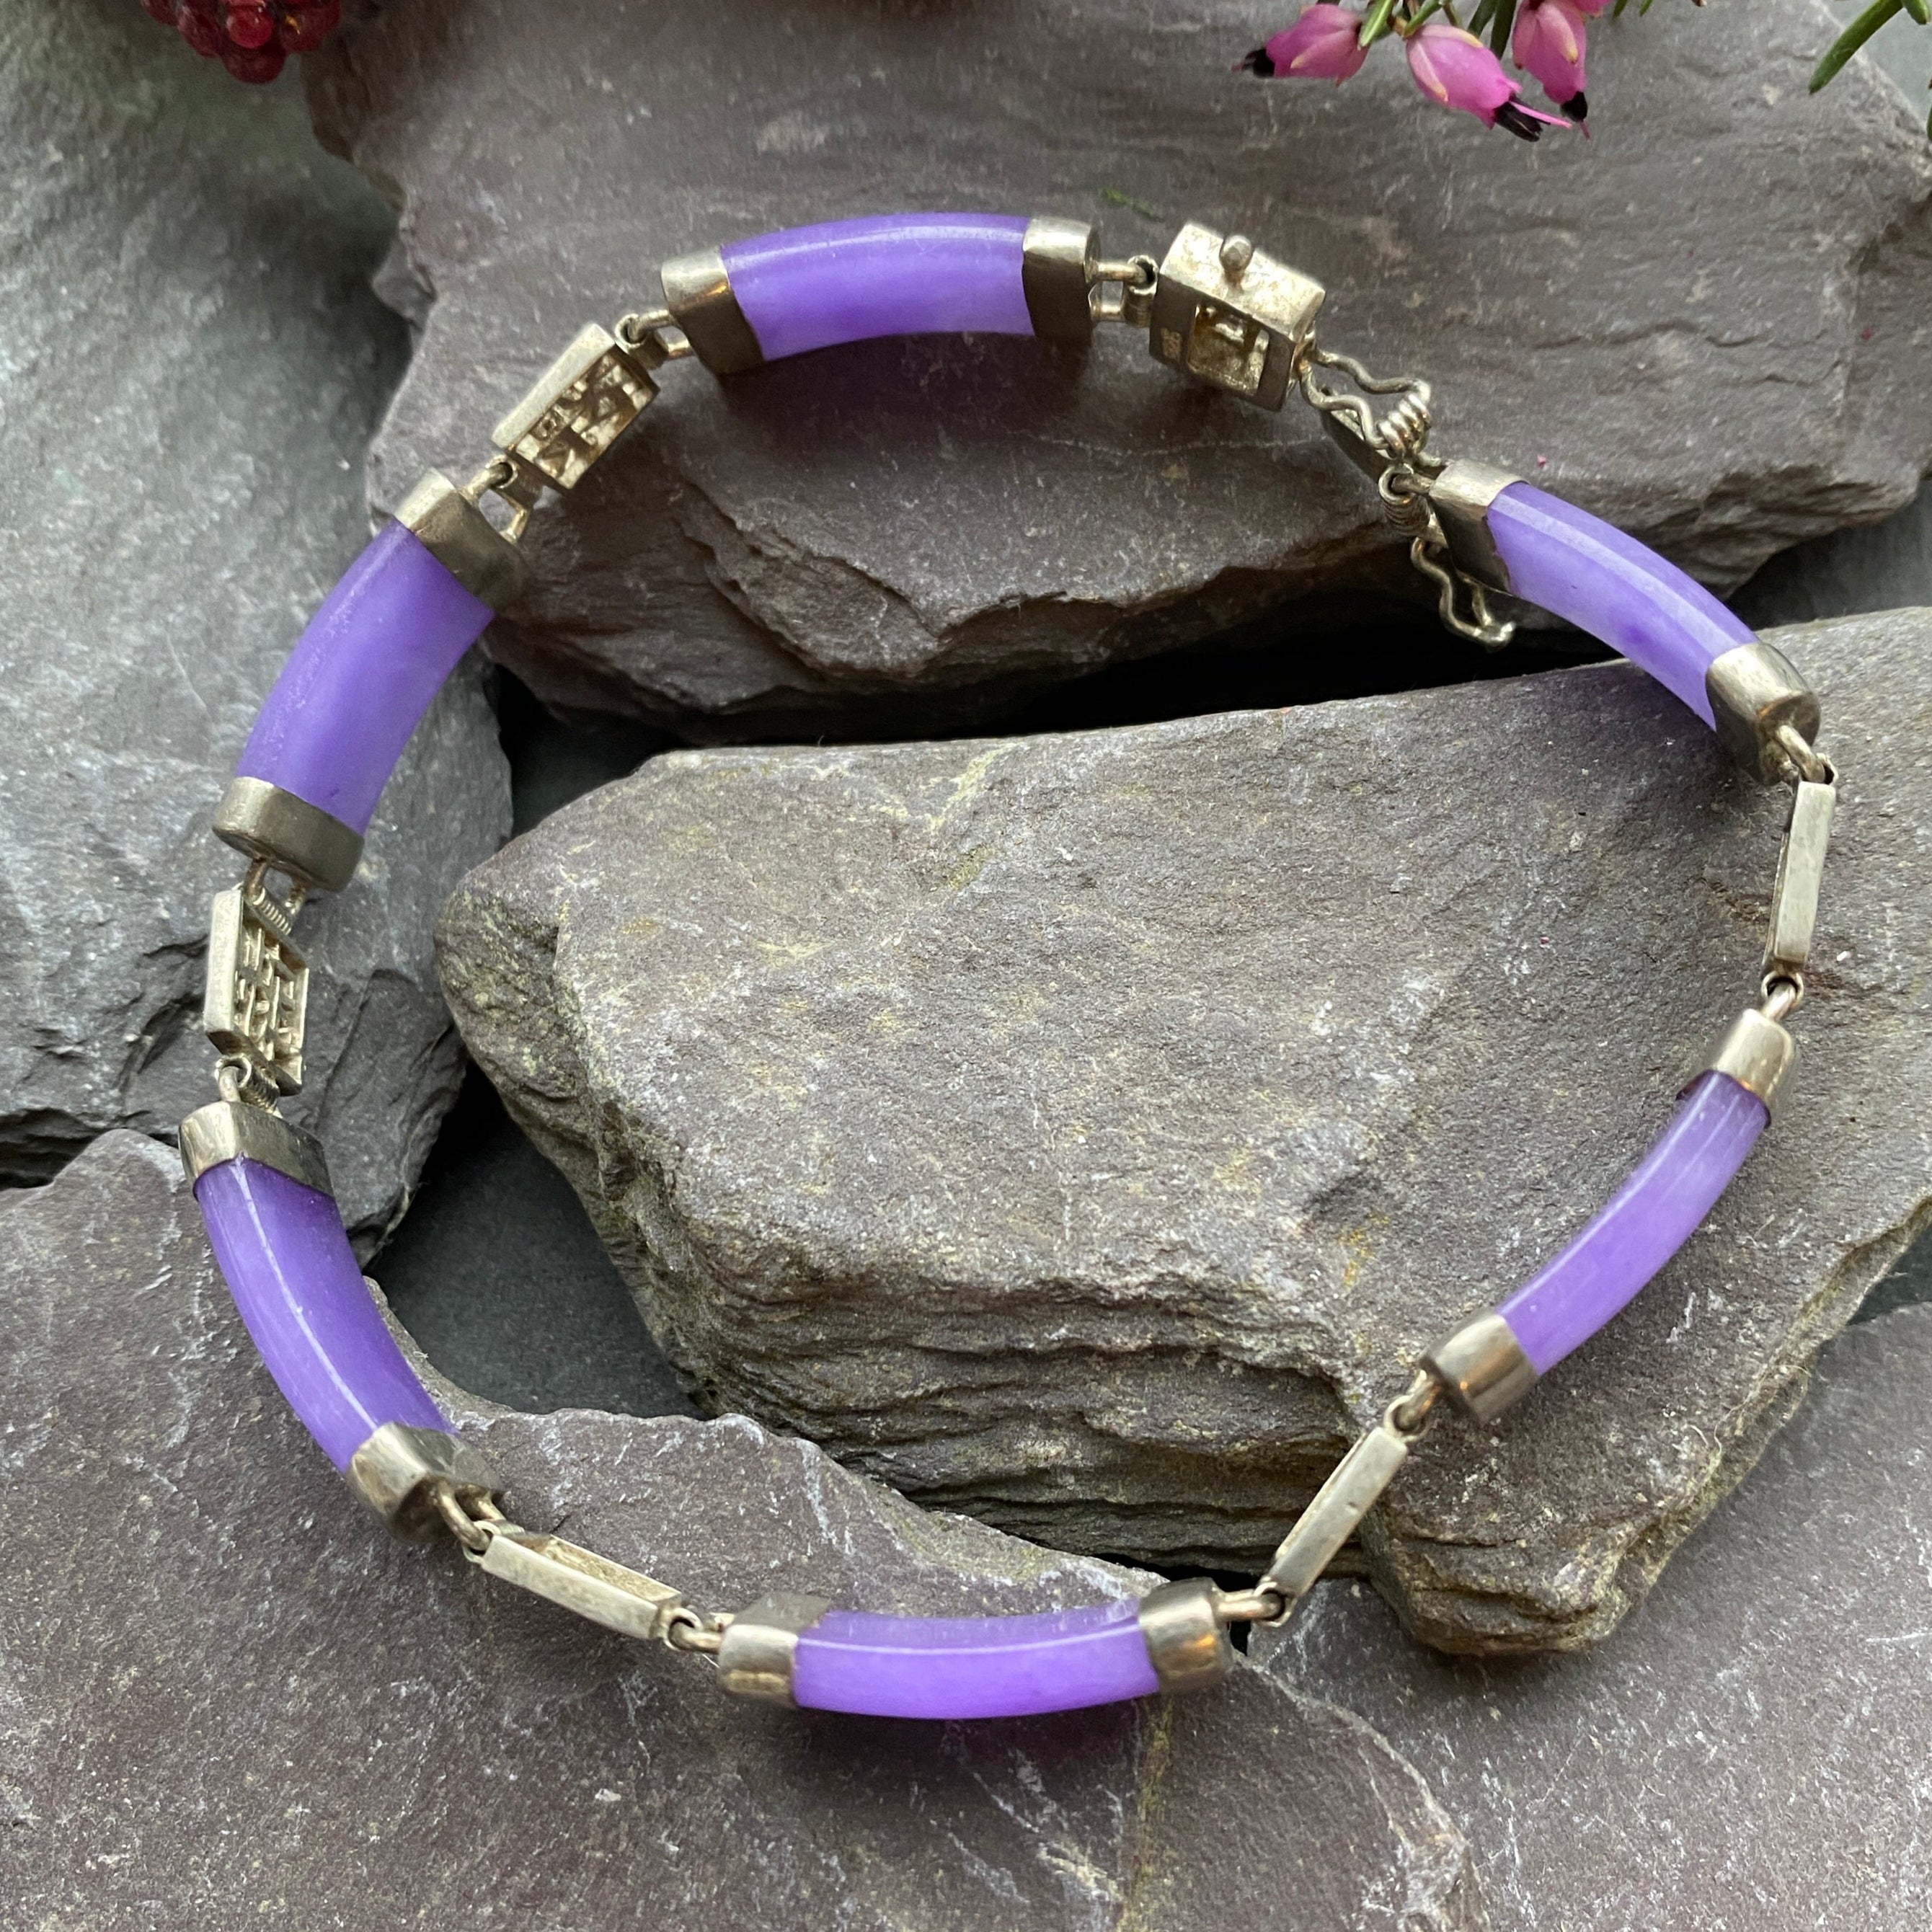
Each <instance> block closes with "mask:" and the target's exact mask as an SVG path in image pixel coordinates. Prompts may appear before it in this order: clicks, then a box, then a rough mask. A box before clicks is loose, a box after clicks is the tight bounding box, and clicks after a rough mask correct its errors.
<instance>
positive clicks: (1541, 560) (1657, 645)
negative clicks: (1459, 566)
mask: <svg viewBox="0 0 1932 1932" xmlns="http://www.w3.org/2000/svg"><path fill="white" fill-rule="evenodd" d="M1489 521H1490V534H1491V535H1492V536H1493V538H1494V539H1495V541H1496V551H1497V554H1498V555H1499V556H1501V557H1502V560H1503V562H1505V564H1506V565H1508V568H1509V574H1510V580H1511V585H1512V586H1513V587H1514V590H1515V592H1516V594H1517V596H1519V597H1522V598H1527V599H1528V600H1529V601H1530V602H1531V603H1532V604H1541V605H1542V607H1544V610H1548V611H1551V612H1553V613H1554V614H1555V615H1556V616H1559V617H1563V618H1567V619H1568V620H1569V622H1571V623H1573V624H1574V625H1577V627H1578V628H1580V629H1582V630H1586V631H1589V634H1591V636H1592V637H1601V639H1602V640H1604V643H1607V644H1608V645H1610V646H1611V648H1612V649H1615V650H1619V651H1621V652H1622V653H1623V654H1624V655H1625V657H1627V658H1629V659H1630V661H1631V663H1632V664H1636V665H1637V666H1638V667H1639V668H1640V669H1641V670H1647V671H1648V672H1649V673H1650V674H1651V676H1652V677H1654V678H1655V679H1656V680H1657V681H1658V683H1659V684H1661V685H1663V686H1664V688H1665V689H1666V690H1667V691H1670V692H1673V694H1675V695H1676V696H1677V697H1680V698H1682V700H1684V702H1685V703H1686V704H1688V705H1689V706H1690V707H1691V709H1692V710H1693V711H1694V712H1697V715H1698V716H1699V717H1700V718H1703V721H1704V722H1705V723H1706V724H1715V720H1714V719H1713V718H1712V715H1711V700H1710V697H1709V694H1708V693H1707V692H1706V690H1705V688H1704V673H1705V672H1706V671H1707V670H1709V668H1710V667H1711V663H1712V659H1713V658H1718V657H1721V656H1722V655H1724V652H1727V651H1730V650H1735V649H1736V648H1737V647H1738V646H1739V645H1740V644H1751V643H1756V642H1757V636H1756V634H1754V632H1753V631H1752V630H1751V628H1750V627H1749V625H1745V624H1743V623H1741V622H1739V620H1738V619H1736V617H1734V616H1732V615H1731V613H1730V611H1728V610H1726V609H1725V608H1724V606H1723V604H1720V603H1719V602H1718V600H1717V599H1716V598H1715V597H1713V596H1712V595H1711V593H1710V592H1709V591H1708V590H1706V589H1705V588H1704V586H1703V585H1702V584H1701V583H1696V582H1694V580H1692V579H1691V578H1690V577H1687V576H1685V574H1684V573H1683V571H1681V570H1679V568H1677V566H1676V565H1675V564H1674V563H1667V562H1665V561H1664V559H1663V558H1662V557H1661V556H1658V554H1657V553H1656V552H1655V550H1647V549H1646V548H1645V547H1644V546H1643V544H1640V543H1639V542H1638V541H1637V539H1636V538H1634V537H1627V536H1625V535H1624V533H1623V532H1622V530H1620V529H1617V528H1616V526H1615V525H1614V524H1611V523H1605V522H1604V521H1603V520H1602V519H1601V517H1592V516H1590V515H1588V514H1586V512H1584V511H1582V510H1580V509H1578V508H1576V506H1575V505H1574V504H1570V503H1566V502H1563V501H1562V499H1561V498H1560V497H1556V496H1547V495H1546V494H1545V493H1544V492H1543V491H1542V490H1538V489H1537V488H1536V487H1535V486H1534V485H1532V484H1528V483H1512V484H1511V485H1510V486H1509V487H1508V489H1506V490H1502V492H1500V493H1499V495H1498V496H1497V497H1496V501H1495V502H1493V503H1492V504H1491V505H1490V512H1489Z"/></svg>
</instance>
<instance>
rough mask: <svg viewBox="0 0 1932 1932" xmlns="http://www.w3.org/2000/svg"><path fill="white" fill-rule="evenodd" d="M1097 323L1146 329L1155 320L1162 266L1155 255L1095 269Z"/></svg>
mask: <svg viewBox="0 0 1932 1932" xmlns="http://www.w3.org/2000/svg"><path fill="white" fill-rule="evenodd" d="M1159 284H1160V263H1158V262H1157V261H1156V260H1154V257H1152V256H1151V255H1130V256H1129V257H1127V260H1125V261H1124V262H1097V263H1094V293H1093V305H1094V320H1095V321H1096V322H1118V323H1124V324H1125V325H1126V326H1127V327H1128V328H1129V329H1145V328H1146V327H1147V326H1148V324H1149V323H1151V321H1152V320H1153V319H1154V290H1155V289H1156V288H1157V287H1158V286H1159Z"/></svg>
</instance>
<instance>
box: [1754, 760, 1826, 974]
mask: <svg viewBox="0 0 1932 1932" xmlns="http://www.w3.org/2000/svg"><path fill="white" fill-rule="evenodd" d="M1837 799H1838V789H1837V787H1835V786H1833V785H1829V784H1814V782H1813V781H1811V779H1809V778H1800V779H1799V781H1798V782H1797V784H1796V786H1795V787H1793V793H1792V799H1791V817H1790V820H1788V821H1787V823H1786V826H1785V828H1784V844H1782V845H1781V846H1780V847H1779V848H1778V877H1777V878H1776V879H1775V880H1774V881H1773V882H1772V888H1771V918H1770V921H1769V924H1768V926H1767V927H1766V933H1765V941H1764V966H1763V970H1764V971H1765V972H1766V973H1767V974H1773V975H1775V976H1778V977H1787V976H1790V975H1793V974H1802V972H1803V971H1804V970H1805V962H1806V961H1807V960H1808V959H1810V957H1811V940H1812V935H1813V934H1814V932H1816V931H1817V925H1818V892H1819V888H1820V886H1821V885H1822V884H1823V882H1824V877H1825V856H1826V852H1827V851H1828V850H1829V849H1830V846H1831V843H1832V808H1833V807H1834V805H1835V803H1836V802H1837Z"/></svg>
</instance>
